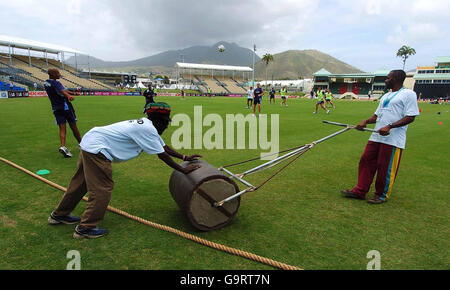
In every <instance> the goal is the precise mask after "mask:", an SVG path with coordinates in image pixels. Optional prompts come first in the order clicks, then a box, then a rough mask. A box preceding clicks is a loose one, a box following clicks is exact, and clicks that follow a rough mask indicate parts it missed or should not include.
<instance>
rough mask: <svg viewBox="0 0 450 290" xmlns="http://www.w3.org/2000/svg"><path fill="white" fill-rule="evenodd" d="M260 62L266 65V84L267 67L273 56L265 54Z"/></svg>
mask: <svg viewBox="0 0 450 290" xmlns="http://www.w3.org/2000/svg"><path fill="white" fill-rule="evenodd" d="M262 61H263V62H265V63H266V82H267V67H268V66H269V63H270V62H271V61H273V55H271V54H270V53H266V54H265V55H263V57H262ZM266 87H267V83H266Z"/></svg>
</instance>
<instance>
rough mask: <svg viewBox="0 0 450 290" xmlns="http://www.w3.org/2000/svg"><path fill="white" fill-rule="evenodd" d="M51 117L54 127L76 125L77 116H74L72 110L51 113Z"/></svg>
mask: <svg viewBox="0 0 450 290" xmlns="http://www.w3.org/2000/svg"><path fill="white" fill-rule="evenodd" d="M53 115H55V120H56V125H62V124H65V123H66V122H67V123H76V122H77V116H76V115H75V111H74V110H72V109H69V110H58V111H53Z"/></svg>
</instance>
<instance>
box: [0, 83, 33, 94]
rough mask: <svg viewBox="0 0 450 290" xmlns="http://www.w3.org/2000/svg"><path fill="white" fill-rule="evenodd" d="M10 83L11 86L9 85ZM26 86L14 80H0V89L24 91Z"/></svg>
mask: <svg viewBox="0 0 450 290" xmlns="http://www.w3.org/2000/svg"><path fill="white" fill-rule="evenodd" d="M11 84H12V86H11ZM26 90H27V89H26V87H24V86H23V85H20V84H17V83H15V82H3V81H0V91H14V92H22V91H26Z"/></svg>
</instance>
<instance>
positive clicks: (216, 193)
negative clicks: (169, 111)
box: [169, 121, 375, 231]
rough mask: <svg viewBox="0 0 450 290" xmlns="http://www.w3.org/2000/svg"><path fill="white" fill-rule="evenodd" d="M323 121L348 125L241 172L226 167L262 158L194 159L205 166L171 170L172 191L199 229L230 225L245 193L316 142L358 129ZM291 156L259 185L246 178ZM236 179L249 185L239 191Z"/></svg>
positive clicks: (207, 229) (255, 189) (174, 197)
mask: <svg viewBox="0 0 450 290" xmlns="http://www.w3.org/2000/svg"><path fill="white" fill-rule="evenodd" d="M323 122H324V123H326V124H332V125H337V126H343V127H346V128H345V129H342V130H340V131H338V132H336V133H333V134H331V135H329V136H327V137H324V138H322V139H320V140H317V141H315V142H312V143H310V144H307V145H304V146H301V147H295V148H291V149H288V150H284V151H282V152H278V153H286V152H289V153H286V154H285V155H282V156H280V157H277V158H275V159H273V160H272V161H269V162H266V163H264V164H261V165H259V166H256V167H254V168H252V169H249V170H247V171H245V172H243V173H240V174H234V173H233V172H231V171H229V170H228V169H227V168H229V167H232V166H236V165H239V164H243V163H247V162H252V161H256V160H259V158H254V159H250V160H247V161H242V162H238V163H234V164H230V165H227V166H222V167H220V168H219V169H217V168H215V167H214V166H212V165H210V164H209V163H207V162H206V161H204V160H198V161H195V162H199V163H200V164H201V165H202V167H201V168H199V169H197V170H195V171H193V172H191V173H189V174H188V175H185V174H183V173H181V172H178V171H176V170H175V171H174V172H173V173H172V175H171V177H170V181H169V188H170V193H171V194H172V197H173V199H174V200H175V201H176V203H177V204H178V206H179V207H180V209H181V210H182V211H183V212H184V213H185V214H186V215H187V217H188V219H189V221H190V222H191V223H192V225H193V226H194V227H196V228H197V229H199V230H201V231H211V230H216V229H220V228H223V227H224V226H226V225H228V224H229V223H230V222H231V220H232V219H233V218H234V216H235V215H236V214H237V211H238V209H239V205H240V198H241V196H242V195H243V194H245V193H247V192H254V191H257V190H258V189H260V188H261V187H262V186H264V185H265V184H266V183H267V182H268V181H270V180H271V179H272V178H274V177H275V176H276V175H277V174H279V173H280V172H281V171H282V170H284V169H285V168H286V167H287V166H289V165H290V164H292V163H293V162H294V161H295V160H297V159H298V158H299V157H300V156H302V155H303V154H304V153H306V152H307V151H309V150H310V149H311V148H313V147H314V146H316V145H317V144H319V143H322V142H324V141H326V140H329V139H330V138H333V137H335V136H338V135H340V134H342V133H344V132H347V131H349V130H351V129H355V128H356V127H355V126H352V125H348V124H342V123H336V122H329V121H323ZM363 130H364V131H371V132H375V130H373V129H369V128H364V129H363ZM278 153H277V154H278ZM288 159H291V160H290V161H289V162H288V163H287V164H286V165H284V166H283V167H282V168H281V169H279V170H278V171H277V172H275V173H274V174H273V175H272V176H271V177H269V178H268V179H266V180H265V181H264V182H262V183H261V184H260V185H258V186H253V185H252V184H250V183H249V182H248V181H246V180H245V179H244V177H245V176H247V175H250V174H253V173H257V172H260V171H262V170H266V169H269V168H272V167H274V166H276V165H278V164H280V163H281V162H283V161H285V160H288ZM187 164H189V162H184V163H182V164H181V166H183V167H185V166H186V165H187ZM222 172H225V173H226V174H227V175H228V176H230V177H228V176H227V175H224V174H223V173H222ZM233 179H234V180H237V181H239V182H240V183H242V184H244V185H245V186H246V187H247V188H245V189H244V190H242V191H239V187H238V186H237V185H236V183H235V182H234V181H233Z"/></svg>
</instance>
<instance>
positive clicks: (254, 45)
mask: <svg viewBox="0 0 450 290" xmlns="http://www.w3.org/2000/svg"><path fill="white" fill-rule="evenodd" d="M255 54H256V44H253V71H252V88H253V89H255Z"/></svg>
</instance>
